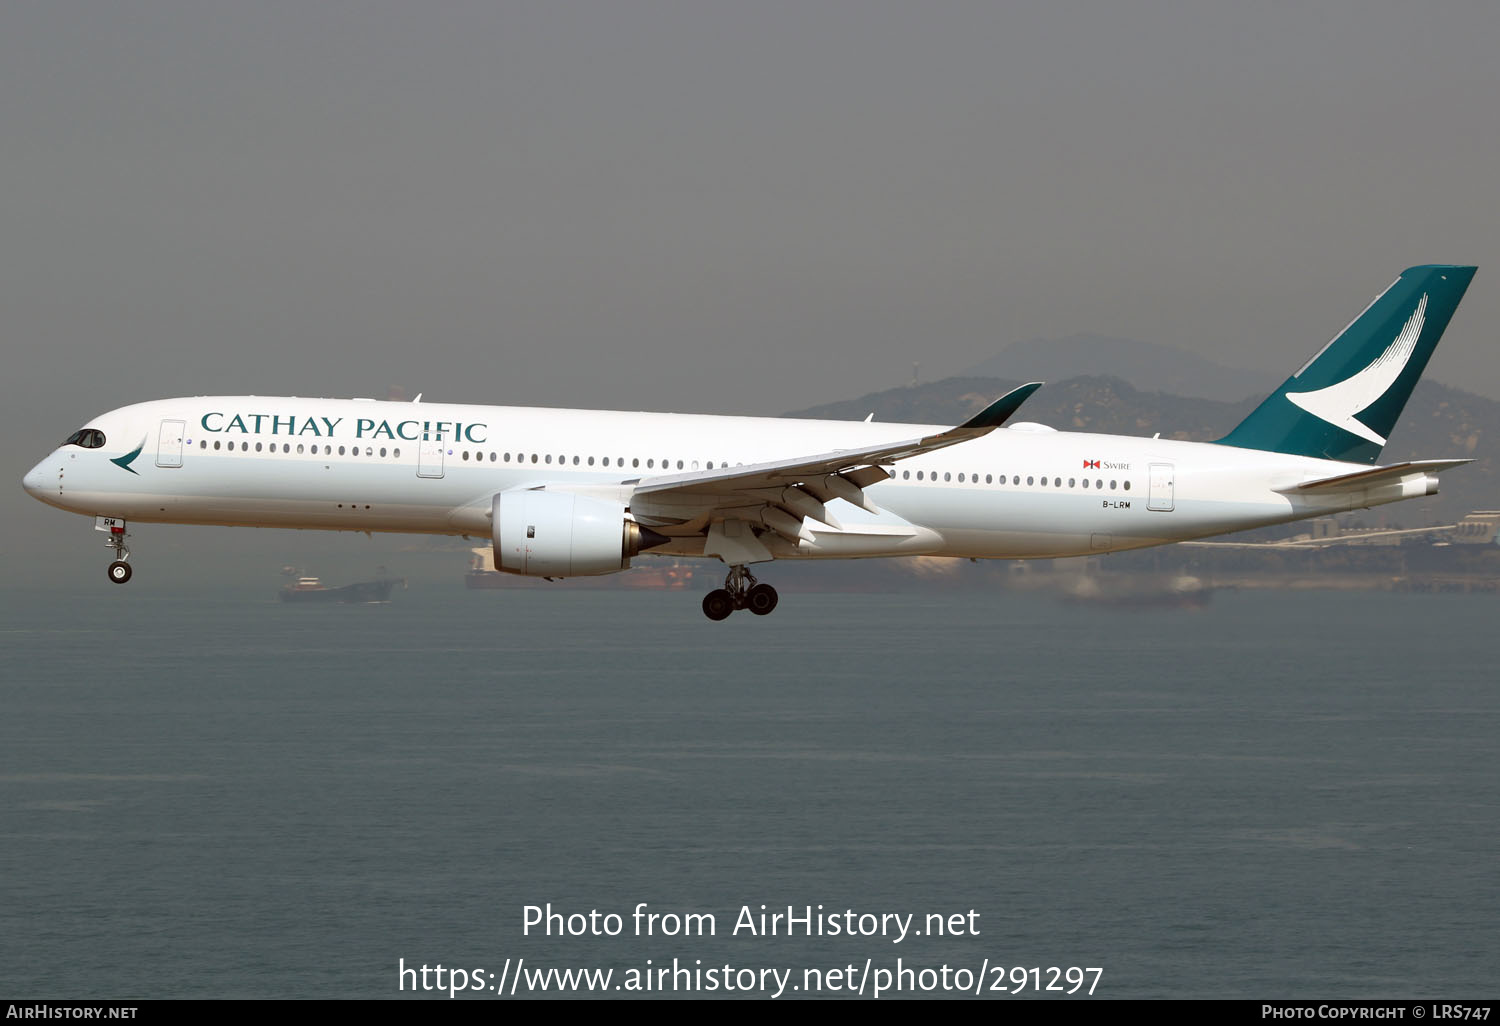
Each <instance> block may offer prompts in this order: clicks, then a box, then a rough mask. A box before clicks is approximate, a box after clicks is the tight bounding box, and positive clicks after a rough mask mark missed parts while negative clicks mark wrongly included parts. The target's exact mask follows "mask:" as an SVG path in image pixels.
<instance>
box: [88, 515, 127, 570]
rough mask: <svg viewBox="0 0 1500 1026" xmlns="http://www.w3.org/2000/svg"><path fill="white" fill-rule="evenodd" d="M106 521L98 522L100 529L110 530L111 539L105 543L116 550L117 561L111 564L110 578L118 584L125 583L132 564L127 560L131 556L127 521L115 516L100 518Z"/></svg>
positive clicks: (97, 525)
mask: <svg viewBox="0 0 1500 1026" xmlns="http://www.w3.org/2000/svg"><path fill="white" fill-rule="evenodd" d="M100 519H101V520H102V521H104V523H103V524H102V525H99V524H96V525H95V526H96V527H98V529H99V530H101V531H104V530H107V531H109V540H108V541H106V542H105V543H104V544H105V545H107V546H109V547H110V548H112V549H114V550H115V561H114V562H113V563H111V564H109V570H108V571H107V573H108V574H109V579H110V580H111V581H113V582H114V583H116V584H124V583H125V582H126V581H128V580H130V575H131V569H130V564H129V563H127V562H125V561H126V560H127V559H129V558H130V550H129V549H127V548H126V547H125V539H126V538H127V537H129V535H127V534H126V533H125V521H123V520H115V519H113V518H104V517H101V518H100Z"/></svg>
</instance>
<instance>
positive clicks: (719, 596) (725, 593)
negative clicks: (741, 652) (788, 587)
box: [703, 565, 777, 620]
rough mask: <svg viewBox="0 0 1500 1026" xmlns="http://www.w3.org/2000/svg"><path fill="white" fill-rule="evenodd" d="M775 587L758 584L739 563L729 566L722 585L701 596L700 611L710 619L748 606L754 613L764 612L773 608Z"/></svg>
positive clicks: (716, 618)
mask: <svg viewBox="0 0 1500 1026" xmlns="http://www.w3.org/2000/svg"><path fill="white" fill-rule="evenodd" d="M776 601H777V595H776V589H775V588H773V587H771V586H770V585H769V584H760V583H759V582H757V581H756V579H755V576H754V575H753V574H751V573H750V571H749V570H746V569H745V567H744V566H743V565H737V566H732V567H730V568H729V576H728V577H726V578H725V579H724V587H722V588H717V589H715V590H713V591H711V592H709V593H708V594H707V595H705V596H703V615H704V616H706V617H708V618H709V619H710V620H722V619H724V618H725V617H727V616H728V615H729V614H730V613H732V612H734V611H735V610H736V609H748V610H750V612H752V613H754V614H755V615H756V616H765V615H766V614H767V613H769V612H770V611H771V610H773V609H775V608H776Z"/></svg>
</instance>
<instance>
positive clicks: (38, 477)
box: [21, 460, 47, 497]
mask: <svg viewBox="0 0 1500 1026" xmlns="http://www.w3.org/2000/svg"><path fill="white" fill-rule="evenodd" d="M21 487H22V488H25V489H26V494H28V495H33V496H37V497H40V496H41V494H42V492H43V491H45V490H46V487H47V461H46V460H43V461H42V462H40V463H38V464H37V465H36V466H34V467H32V468H31V469H30V470H28V471H27V472H26V476H25V477H23V478H21Z"/></svg>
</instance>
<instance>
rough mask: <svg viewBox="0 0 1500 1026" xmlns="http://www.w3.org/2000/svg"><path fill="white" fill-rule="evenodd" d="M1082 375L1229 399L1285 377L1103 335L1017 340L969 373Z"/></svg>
mask: <svg viewBox="0 0 1500 1026" xmlns="http://www.w3.org/2000/svg"><path fill="white" fill-rule="evenodd" d="M1080 374H1086V375H1089V376H1092V377H1099V376H1105V377H1114V378H1119V379H1120V380H1121V381H1125V382H1128V383H1129V384H1131V385H1133V386H1134V387H1136V388H1138V389H1141V390H1142V391H1147V392H1171V393H1173V394H1174V395H1195V396H1202V397H1204V398H1207V399H1219V400H1222V401H1224V402H1235V401H1236V400H1239V399H1244V398H1245V397H1247V396H1251V395H1259V396H1264V395H1265V394H1266V393H1268V392H1270V391H1271V389H1273V388H1275V387H1276V386H1277V385H1278V384H1280V383H1281V382H1282V380H1283V379H1284V378H1285V375H1282V376H1281V377H1274V378H1273V377H1272V376H1271V375H1268V374H1263V373H1260V372H1258V371H1247V370H1237V369H1235V368H1233V367H1225V366H1224V365H1223V364H1219V363H1214V362H1213V361H1212V360H1207V359H1204V358H1203V357H1201V356H1197V355H1195V354H1193V353H1189V352H1186V351H1185V350H1182V349H1178V348H1176V347H1175V346H1168V345H1162V344H1160V343H1157V342H1138V341H1136V340H1134V339H1128V338H1106V337H1105V336H1103V335H1074V336H1072V337H1071V338H1037V339H1031V340H1030V341H1026V342H1014V343H1012V344H1011V345H1008V346H1006V347H1005V348H1004V349H1002V350H1001V351H1000V352H999V353H998V354H997V355H995V356H992V357H990V358H989V359H988V360H985V361H984V362H983V363H981V364H979V365H978V366H977V367H973V368H970V370H969V371H968V372H967V373H966V374H964V377H974V378H1009V379H1013V380H1018V381H1049V382H1050V381H1061V380H1063V379H1064V378H1073V377H1077V376H1078V375H1080Z"/></svg>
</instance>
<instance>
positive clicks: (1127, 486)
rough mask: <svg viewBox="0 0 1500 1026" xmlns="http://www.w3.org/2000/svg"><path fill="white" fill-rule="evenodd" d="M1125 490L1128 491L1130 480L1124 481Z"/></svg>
mask: <svg viewBox="0 0 1500 1026" xmlns="http://www.w3.org/2000/svg"><path fill="white" fill-rule="evenodd" d="M1125 490H1126V491H1127V492H1128V491H1130V482H1129V481H1126V482H1125Z"/></svg>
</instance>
